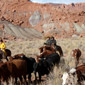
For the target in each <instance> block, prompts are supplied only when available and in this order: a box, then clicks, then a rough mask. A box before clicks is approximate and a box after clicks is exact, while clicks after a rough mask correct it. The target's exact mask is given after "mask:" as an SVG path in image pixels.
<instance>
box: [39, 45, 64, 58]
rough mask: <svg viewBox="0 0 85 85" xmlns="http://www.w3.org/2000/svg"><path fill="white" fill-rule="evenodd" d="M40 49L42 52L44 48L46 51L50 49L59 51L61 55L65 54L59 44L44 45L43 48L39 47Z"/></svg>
mask: <svg viewBox="0 0 85 85" xmlns="http://www.w3.org/2000/svg"><path fill="white" fill-rule="evenodd" d="M39 50H40V53H42V52H43V50H44V51H46V50H49V51H52V52H59V55H60V56H63V50H62V48H61V46H59V45H54V44H52V45H51V46H42V47H41V48H39Z"/></svg>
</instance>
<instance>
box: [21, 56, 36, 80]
mask: <svg viewBox="0 0 85 85" xmlns="http://www.w3.org/2000/svg"><path fill="white" fill-rule="evenodd" d="M21 58H22V59H24V60H26V61H27V74H28V79H29V80H31V73H32V72H33V70H34V68H33V65H34V63H35V62H36V61H35V59H34V58H32V57H29V58H28V57H26V56H22V57H21Z"/></svg>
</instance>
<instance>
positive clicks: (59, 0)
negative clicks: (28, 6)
mask: <svg viewBox="0 0 85 85" xmlns="http://www.w3.org/2000/svg"><path fill="white" fill-rule="evenodd" d="M31 1H32V2H37V3H64V4H70V3H80V2H81V3H82V2H84V3H85V0H31Z"/></svg>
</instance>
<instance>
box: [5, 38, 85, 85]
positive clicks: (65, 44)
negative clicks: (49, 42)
mask: <svg viewBox="0 0 85 85" xmlns="http://www.w3.org/2000/svg"><path fill="white" fill-rule="evenodd" d="M56 40H57V44H58V45H60V46H61V47H62V49H63V52H64V56H63V58H61V62H60V67H59V68H56V67H55V69H54V71H53V72H52V73H50V75H49V77H48V78H46V81H44V82H42V83H41V85H61V84H62V79H61V75H62V74H63V72H64V71H65V70H66V69H69V68H72V67H75V63H74V59H73V58H72V56H71V51H72V50H73V49H75V48H79V49H80V50H81V52H82V56H81V59H80V64H83V63H84V64H85V37H82V38H80V37H78V38H66V39H56ZM44 42H45V40H32V41H22V40H21V41H8V42H6V45H7V48H8V49H10V50H11V51H12V55H15V54H18V53H24V54H25V55H26V56H32V57H36V55H38V53H39V49H38V48H39V47H41V46H42V45H43V43H44Z"/></svg>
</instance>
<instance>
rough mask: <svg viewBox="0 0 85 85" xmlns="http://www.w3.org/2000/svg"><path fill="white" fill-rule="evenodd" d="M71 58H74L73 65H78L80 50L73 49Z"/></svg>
mask: <svg viewBox="0 0 85 85" xmlns="http://www.w3.org/2000/svg"><path fill="white" fill-rule="evenodd" d="M72 56H73V57H74V58H75V61H76V62H75V63H76V66H77V65H78V63H79V58H80V56H81V50H80V49H74V50H72Z"/></svg>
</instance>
